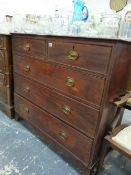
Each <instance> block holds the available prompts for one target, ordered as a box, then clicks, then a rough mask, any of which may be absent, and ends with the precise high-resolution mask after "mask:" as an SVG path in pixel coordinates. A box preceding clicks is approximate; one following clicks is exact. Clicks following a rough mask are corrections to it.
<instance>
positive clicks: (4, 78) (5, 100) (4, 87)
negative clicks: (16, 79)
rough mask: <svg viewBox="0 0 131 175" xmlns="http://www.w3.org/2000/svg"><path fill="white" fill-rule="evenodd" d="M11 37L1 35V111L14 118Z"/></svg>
mask: <svg viewBox="0 0 131 175" xmlns="http://www.w3.org/2000/svg"><path fill="white" fill-rule="evenodd" d="M11 50H12V49H11V36H10V35H4V34H0V109H1V110H2V111H3V112H5V113H6V114H7V116H9V117H11V118H12V117H13V113H14V108H13V78H12V53H11Z"/></svg>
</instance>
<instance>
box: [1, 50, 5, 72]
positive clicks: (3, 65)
mask: <svg viewBox="0 0 131 175" xmlns="http://www.w3.org/2000/svg"><path fill="white" fill-rule="evenodd" d="M4 53H5V51H4V50H0V72H2V73H4V72H5V64H4V62H5V54H4Z"/></svg>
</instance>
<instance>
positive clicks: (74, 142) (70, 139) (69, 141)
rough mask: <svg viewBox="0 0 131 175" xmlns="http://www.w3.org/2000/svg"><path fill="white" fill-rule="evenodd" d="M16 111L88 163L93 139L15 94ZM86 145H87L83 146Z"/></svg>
mask: <svg viewBox="0 0 131 175" xmlns="http://www.w3.org/2000/svg"><path fill="white" fill-rule="evenodd" d="M15 110H16V112H17V113H18V114H19V115H20V116H21V117H23V118H25V119H26V120H28V121H29V122H30V123H32V125H35V126H36V127H38V128H39V129H40V130H41V131H43V132H46V133H47V134H48V135H49V136H51V137H52V138H53V140H56V142H59V143H60V144H62V145H63V146H64V147H66V149H68V150H69V151H70V152H72V154H73V155H75V157H77V158H78V159H80V160H81V161H82V162H83V163H84V164H86V165H88V162H89V157H90V152H91V147H92V142H93V141H92V140H91V139H90V138H88V137H86V136H84V135H82V134H81V133H79V132H78V131H77V130H75V129H73V128H71V127H70V126H68V125H66V124H65V123H64V122H62V121H60V120H58V119H56V118H55V117H53V116H52V115H50V114H49V113H47V112H45V111H43V110H41V109H40V108H38V107H36V106H35V105H33V104H32V103H30V102H29V101H27V100H25V99H24V98H22V97H20V96H19V95H17V94H15ZM83 146H85V147H83Z"/></svg>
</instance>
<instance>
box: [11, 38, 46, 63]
mask: <svg viewBox="0 0 131 175" xmlns="http://www.w3.org/2000/svg"><path fill="white" fill-rule="evenodd" d="M13 48H14V50H13V52H17V54H22V55H28V56H31V57H34V58H37V59H40V60H43V59H44V58H45V56H46V41H45V40H44V39H34V38H26V37H14V38H13Z"/></svg>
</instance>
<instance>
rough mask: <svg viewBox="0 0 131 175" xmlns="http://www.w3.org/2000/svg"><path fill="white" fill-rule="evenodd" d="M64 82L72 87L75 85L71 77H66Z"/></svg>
mask: <svg viewBox="0 0 131 175" xmlns="http://www.w3.org/2000/svg"><path fill="white" fill-rule="evenodd" d="M65 84H66V86H69V87H73V86H75V80H74V79H73V78H71V77H66V79H65Z"/></svg>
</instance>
